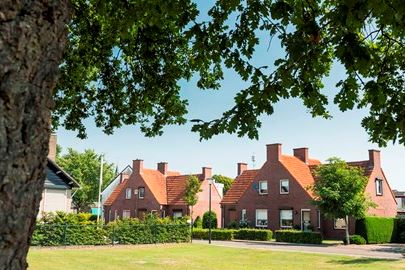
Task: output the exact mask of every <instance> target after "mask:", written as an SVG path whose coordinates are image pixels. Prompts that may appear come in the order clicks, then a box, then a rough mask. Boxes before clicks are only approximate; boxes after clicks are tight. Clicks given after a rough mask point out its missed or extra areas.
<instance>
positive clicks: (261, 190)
mask: <svg viewBox="0 0 405 270" xmlns="http://www.w3.org/2000/svg"><path fill="white" fill-rule="evenodd" d="M268 193H269V190H268V188H267V181H259V194H268Z"/></svg>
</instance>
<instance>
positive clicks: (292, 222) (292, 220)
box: [279, 209, 294, 229]
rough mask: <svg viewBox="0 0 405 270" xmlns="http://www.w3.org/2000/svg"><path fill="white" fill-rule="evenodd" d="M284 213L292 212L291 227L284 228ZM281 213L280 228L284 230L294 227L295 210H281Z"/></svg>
mask: <svg viewBox="0 0 405 270" xmlns="http://www.w3.org/2000/svg"><path fill="white" fill-rule="evenodd" d="M282 211H289V212H291V226H284V225H283V219H282V218H281V212H282ZM279 213H280V228H282V229H291V228H292V227H293V226H294V212H293V210H292V209H280V211H279ZM286 220H287V219H286Z"/></svg>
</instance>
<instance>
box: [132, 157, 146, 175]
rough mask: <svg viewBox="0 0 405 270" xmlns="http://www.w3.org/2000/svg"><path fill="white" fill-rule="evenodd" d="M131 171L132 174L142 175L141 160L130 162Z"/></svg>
mask: <svg viewBox="0 0 405 270" xmlns="http://www.w3.org/2000/svg"><path fill="white" fill-rule="evenodd" d="M132 170H133V172H134V173H138V174H142V173H143V160H142V159H136V160H133V161H132Z"/></svg>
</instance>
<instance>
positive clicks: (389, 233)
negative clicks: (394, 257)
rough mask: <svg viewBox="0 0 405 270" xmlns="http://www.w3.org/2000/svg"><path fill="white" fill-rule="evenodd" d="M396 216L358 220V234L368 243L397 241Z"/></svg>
mask: <svg viewBox="0 0 405 270" xmlns="http://www.w3.org/2000/svg"><path fill="white" fill-rule="evenodd" d="M396 223H397V221H396V219H395V218H383V217H366V218H364V219H360V220H357V221H356V234H357V235H361V236H362V237H363V238H364V239H365V240H366V241H367V243H368V244H379V243H389V242H395V241H396V240H397V238H398V237H397V230H396V227H397V224H396Z"/></svg>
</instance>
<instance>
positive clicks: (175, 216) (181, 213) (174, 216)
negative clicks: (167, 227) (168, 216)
mask: <svg viewBox="0 0 405 270" xmlns="http://www.w3.org/2000/svg"><path fill="white" fill-rule="evenodd" d="M175 213H176V214H177V213H180V216H178V215H175ZM182 217H183V211H182V210H173V218H182Z"/></svg>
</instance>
